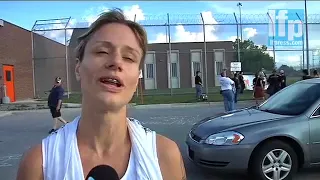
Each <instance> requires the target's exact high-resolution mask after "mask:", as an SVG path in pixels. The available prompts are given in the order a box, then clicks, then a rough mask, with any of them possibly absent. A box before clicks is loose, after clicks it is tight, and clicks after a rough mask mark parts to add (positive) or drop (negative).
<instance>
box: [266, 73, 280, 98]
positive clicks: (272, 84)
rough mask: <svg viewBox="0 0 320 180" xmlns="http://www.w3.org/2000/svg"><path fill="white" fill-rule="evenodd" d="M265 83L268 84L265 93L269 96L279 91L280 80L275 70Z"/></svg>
mask: <svg viewBox="0 0 320 180" xmlns="http://www.w3.org/2000/svg"><path fill="white" fill-rule="evenodd" d="M267 82H268V83H269V86H268V89H267V93H268V94H269V95H270V96H272V95H274V94H275V93H276V92H278V91H279V90H280V78H279V75H278V74H277V71H276V70H273V71H272V74H271V75H270V76H269V78H268V80H267Z"/></svg>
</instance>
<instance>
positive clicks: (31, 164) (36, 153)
mask: <svg viewBox="0 0 320 180" xmlns="http://www.w3.org/2000/svg"><path fill="white" fill-rule="evenodd" d="M17 180H43V171H42V147H41V144H39V145H37V146H34V147H32V148H31V149H30V150H28V151H27V152H26V153H25V154H24V156H23V158H22V160H21V162H20V165H19V169H18V173H17Z"/></svg>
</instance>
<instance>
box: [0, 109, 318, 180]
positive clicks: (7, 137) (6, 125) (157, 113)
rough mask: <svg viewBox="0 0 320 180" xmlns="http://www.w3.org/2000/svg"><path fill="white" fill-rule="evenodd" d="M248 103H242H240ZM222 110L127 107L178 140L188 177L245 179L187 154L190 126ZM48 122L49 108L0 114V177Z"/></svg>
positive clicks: (306, 173) (312, 177) (11, 175)
mask: <svg viewBox="0 0 320 180" xmlns="http://www.w3.org/2000/svg"><path fill="white" fill-rule="evenodd" d="M249 105H250V104H245V103H242V104H241V105H239V107H244V106H249ZM222 111H223V108H222V105H214V106H211V107H208V106H202V107H180V108H178V107H177V108H158V109H155V108H152V109H148V110H146V109H130V110H129V115H130V116H132V117H134V118H136V119H139V120H140V121H141V122H142V123H143V124H145V126H147V127H149V128H151V129H153V130H156V131H157V132H158V133H160V134H163V135H165V136H167V137H169V138H171V139H173V140H174V141H175V142H177V143H178V145H179V146H180V148H181V151H182V154H183V157H184V160H185V166H186V170H187V175H188V179H189V180H209V179H210V180H212V179H214V180H245V179H247V177H245V176H244V175H238V174H237V175H236V176H235V174H229V175H226V174H225V173H221V172H213V171H208V170H202V169H200V168H198V167H196V166H194V165H193V164H192V162H190V161H189V160H188V158H187V151H186V145H185V138H186V134H187V133H188V131H189V130H190V128H191V126H192V125H193V124H194V123H195V122H197V121H199V120H200V119H202V118H203V117H206V116H209V115H214V114H216V113H219V112H222ZM79 112H80V110H79V109H64V110H63V116H64V118H65V119H67V120H72V119H73V118H74V117H75V116H77V115H78V114H79ZM51 126H52V121H51V119H50V114H49V112H48V110H39V111H30V112H17V113H14V114H13V115H10V116H5V117H1V118H0V177H1V179H6V180H13V179H15V175H16V171H17V166H18V163H19V160H20V158H21V155H22V153H23V152H24V151H25V150H27V149H28V148H29V147H30V146H31V145H34V144H37V143H39V142H40V141H41V139H42V138H43V137H45V136H46V135H47V132H48V131H49V130H50V128H51ZM317 171H318V169H312V170H303V171H302V172H300V173H299V174H298V175H297V177H296V178H295V179H297V180H302V179H307V180H316V179H319V178H320V173H319V172H317ZM235 177H237V178H235Z"/></svg>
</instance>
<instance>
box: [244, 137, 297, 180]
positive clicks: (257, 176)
mask: <svg viewBox="0 0 320 180" xmlns="http://www.w3.org/2000/svg"><path fill="white" fill-rule="evenodd" d="M281 153H283V154H284V155H287V156H286V157H285V156H282V157H285V158H283V159H284V160H280V158H279V159H278V158H271V157H280V154H281ZM272 155H275V156H272ZM269 158H271V159H273V160H274V159H276V161H274V162H276V163H272V162H271V160H270V159H269ZM298 163H299V162H298V157H297V154H296V152H295V151H294V149H293V148H292V147H291V146H290V145H289V144H287V143H285V142H283V141H279V140H274V141H269V142H266V143H265V144H263V145H262V146H261V147H260V148H259V149H258V150H257V151H256V152H254V154H253V156H252V161H251V163H250V166H249V177H250V178H251V179H254V180H273V178H272V173H273V171H275V170H277V171H279V170H280V171H281V169H283V170H285V171H282V173H281V175H280V176H282V177H280V178H279V179H281V178H283V179H281V180H289V179H292V177H293V175H294V174H295V173H296V172H297V170H298ZM263 165H265V167H267V166H268V165H269V166H268V168H266V169H268V170H269V171H270V172H269V173H264V171H263ZM272 165H273V166H272ZM288 165H291V167H290V168H289V166H288Z"/></svg>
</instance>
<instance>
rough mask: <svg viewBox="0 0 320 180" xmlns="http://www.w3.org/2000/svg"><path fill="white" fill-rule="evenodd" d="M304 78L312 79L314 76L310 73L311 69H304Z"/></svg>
mask: <svg viewBox="0 0 320 180" xmlns="http://www.w3.org/2000/svg"><path fill="white" fill-rule="evenodd" d="M302 73H303V75H302V80H306V79H311V78H312V77H311V76H310V75H309V71H308V70H307V69H304V70H302Z"/></svg>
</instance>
